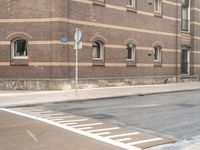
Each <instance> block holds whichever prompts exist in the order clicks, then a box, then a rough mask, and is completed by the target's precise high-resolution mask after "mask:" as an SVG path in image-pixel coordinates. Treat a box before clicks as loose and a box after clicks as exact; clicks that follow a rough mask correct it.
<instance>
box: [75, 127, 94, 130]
mask: <svg viewBox="0 0 200 150" xmlns="http://www.w3.org/2000/svg"><path fill="white" fill-rule="evenodd" d="M92 128H93V127H85V128H78V129H79V130H88V129H92Z"/></svg>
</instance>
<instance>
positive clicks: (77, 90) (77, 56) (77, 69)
mask: <svg viewBox="0 0 200 150" xmlns="http://www.w3.org/2000/svg"><path fill="white" fill-rule="evenodd" d="M75 70H76V73H75V74H76V75H75V76H76V77H75V78H76V96H78V43H76V68H75Z"/></svg>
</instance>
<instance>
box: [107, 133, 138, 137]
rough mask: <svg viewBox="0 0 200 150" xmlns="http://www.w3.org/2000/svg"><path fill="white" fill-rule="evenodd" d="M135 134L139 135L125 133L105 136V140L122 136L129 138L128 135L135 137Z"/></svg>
mask: <svg viewBox="0 0 200 150" xmlns="http://www.w3.org/2000/svg"><path fill="white" fill-rule="evenodd" d="M137 134H140V132H131V133H125V134H118V135H111V136H107V137H106V138H116V137H123V136H129V135H137Z"/></svg>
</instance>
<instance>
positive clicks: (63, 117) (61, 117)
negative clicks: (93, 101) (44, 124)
mask: <svg viewBox="0 0 200 150" xmlns="http://www.w3.org/2000/svg"><path fill="white" fill-rule="evenodd" d="M74 117H75V116H58V117H57V116H55V117H52V116H47V117H45V118H53V119H67V118H74Z"/></svg>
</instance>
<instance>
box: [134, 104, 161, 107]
mask: <svg viewBox="0 0 200 150" xmlns="http://www.w3.org/2000/svg"><path fill="white" fill-rule="evenodd" d="M157 106H161V104H149V105H136V106H131V107H133V108H145V107H157Z"/></svg>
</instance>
